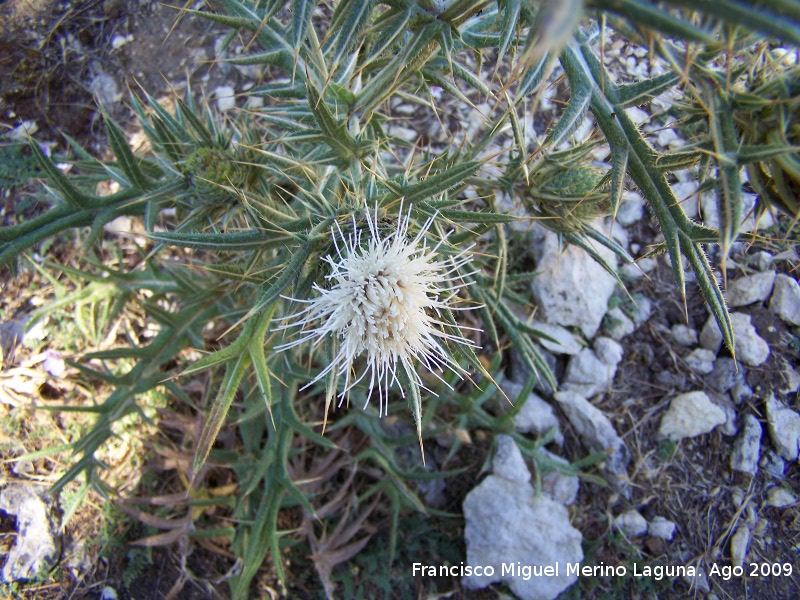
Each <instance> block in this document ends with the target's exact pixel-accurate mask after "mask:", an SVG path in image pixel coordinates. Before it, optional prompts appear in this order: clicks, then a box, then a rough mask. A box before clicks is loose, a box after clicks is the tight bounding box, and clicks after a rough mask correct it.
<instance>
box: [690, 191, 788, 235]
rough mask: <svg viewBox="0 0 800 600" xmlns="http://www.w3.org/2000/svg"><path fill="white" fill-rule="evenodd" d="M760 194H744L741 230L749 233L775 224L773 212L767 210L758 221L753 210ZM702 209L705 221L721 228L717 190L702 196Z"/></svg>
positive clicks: (710, 225) (715, 227) (712, 226)
mask: <svg viewBox="0 0 800 600" xmlns="http://www.w3.org/2000/svg"><path fill="white" fill-rule="evenodd" d="M757 198H758V196H757V195H756V194H742V224H741V225H740V227H739V231H741V232H742V233H749V232H751V231H758V230H764V229H769V228H770V227H772V226H773V225H775V218H774V217H773V216H772V213H770V212H769V211H765V212H764V214H763V215H760V216H759V217H758V221H756V212H757V211H755V210H753V209H754V208H755V205H756V200H757ZM700 210H701V211H702V212H703V222H704V223H705V224H706V225H708V226H709V227H711V228H712V229H719V226H720V220H719V207H718V205H717V192H716V190H711V191H708V192H705V193H704V194H702V195H701V196H700Z"/></svg>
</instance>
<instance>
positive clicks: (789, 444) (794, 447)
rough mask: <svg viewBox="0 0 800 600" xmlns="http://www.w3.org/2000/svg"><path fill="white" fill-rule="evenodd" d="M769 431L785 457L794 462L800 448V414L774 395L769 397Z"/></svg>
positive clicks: (776, 447) (773, 441)
mask: <svg viewBox="0 0 800 600" xmlns="http://www.w3.org/2000/svg"><path fill="white" fill-rule="evenodd" d="M766 405H767V431H768V432H769V437H770V439H771V440H772V444H773V445H774V446H775V449H776V450H777V451H778V454H780V455H781V456H782V457H783V458H785V459H786V460H788V461H791V462H794V461H796V460H797V455H798V449H800V414H797V413H796V412H795V411H793V410H792V409H791V408H789V407H788V406H786V405H785V404H784V403H783V402H781V401H779V400H776V399H775V397H774V396H770V397H769V398H767V402H766Z"/></svg>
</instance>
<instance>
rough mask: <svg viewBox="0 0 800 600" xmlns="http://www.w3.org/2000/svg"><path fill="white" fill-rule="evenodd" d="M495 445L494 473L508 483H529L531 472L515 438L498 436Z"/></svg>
mask: <svg viewBox="0 0 800 600" xmlns="http://www.w3.org/2000/svg"><path fill="white" fill-rule="evenodd" d="M495 444H496V446H495V450H494V458H493V459H492V472H493V473H494V474H495V475H497V476H498V477H502V478H504V479H507V480H508V481H520V482H523V483H527V482H529V481H530V480H531V472H530V471H529V470H528V466H527V465H526V464H525V459H524V458H522V453H521V452H520V451H519V448H518V447H517V445H516V444H515V443H514V440H513V438H511V437H510V436H508V435H498V436H497V439H496V440H495Z"/></svg>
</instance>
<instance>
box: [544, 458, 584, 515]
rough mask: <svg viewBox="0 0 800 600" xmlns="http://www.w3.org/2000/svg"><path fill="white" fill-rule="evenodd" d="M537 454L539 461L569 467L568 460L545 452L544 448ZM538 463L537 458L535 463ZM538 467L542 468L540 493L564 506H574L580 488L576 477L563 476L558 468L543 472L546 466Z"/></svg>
mask: <svg viewBox="0 0 800 600" xmlns="http://www.w3.org/2000/svg"><path fill="white" fill-rule="evenodd" d="M539 452H540V458H541V460H547V461H551V462H553V463H556V464H559V465H563V466H564V467H568V466H569V461H568V460H566V459H565V458H562V457H560V456H557V455H555V454H553V453H552V452H549V451H548V450H545V449H544V448H542V449H541V450H540V451H539ZM539 461H540V459H539V458H537V463H539ZM540 467H542V492H544V493H545V494H547V495H548V496H550V497H551V498H552V499H553V500H555V501H556V502H559V503H561V504H563V505H564V506H570V505H571V504H574V503H575V500H576V498H577V497H578V490H580V486H581V483H580V479H578V476H577V475H565V474H564V473H562V472H560V471H559V470H558V468H555V469H554V470H552V471H547V470H545V468H546V465H541V464H540Z"/></svg>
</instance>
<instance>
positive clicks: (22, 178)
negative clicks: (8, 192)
mask: <svg viewBox="0 0 800 600" xmlns="http://www.w3.org/2000/svg"><path fill="white" fill-rule="evenodd" d="M39 173H40V170H39V164H38V163H37V162H36V159H35V158H34V156H33V154H31V153H30V152H28V151H27V148H26V146H25V144H9V145H7V146H0V189H10V188H14V187H17V186H20V185H23V184H25V183H28V181H30V180H31V179H33V178H34V177H36V176H38V175H39Z"/></svg>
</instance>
